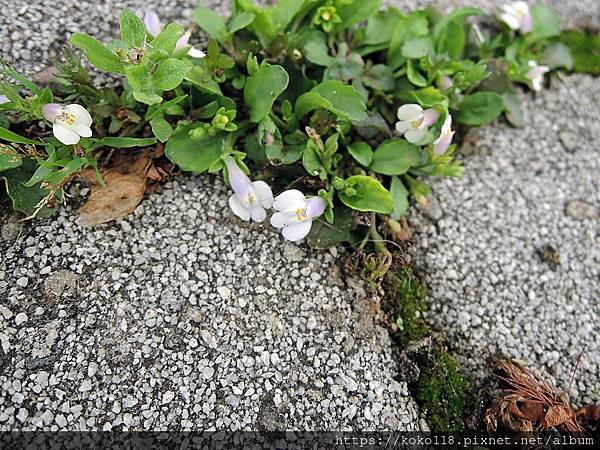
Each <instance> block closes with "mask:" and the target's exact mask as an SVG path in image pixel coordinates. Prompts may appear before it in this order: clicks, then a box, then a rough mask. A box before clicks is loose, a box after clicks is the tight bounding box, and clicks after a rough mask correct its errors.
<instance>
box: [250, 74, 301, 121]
mask: <svg viewBox="0 0 600 450" xmlns="http://www.w3.org/2000/svg"><path fill="white" fill-rule="evenodd" d="M289 81H290V77H289V75H288V73H287V72H286V71H285V69H284V68H283V67H281V66H272V65H271V64H263V65H261V66H260V67H259V68H258V70H257V71H256V72H255V73H254V74H252V76H250V77H248V78H247V80H246V85H245V86H244V102H246V105H248V107H249V108H250V120H251V121H252V122H255V123H258V122H260V121H261V120H262V119H264V118H265V117H266V116H267V115H268V114H269V113H270V112H271V108H272V107H273V103H274V102H275V99H276V98H277V97H279V95H281V93H282V92H283V91H285V89H286V88H287V86H288V83H289Z"/></svg>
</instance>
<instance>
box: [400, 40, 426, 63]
mask: <svg viewBox="0 0 600 450" xmlns="http://www.w3.org/2000/svg"><path fill="white" fill-rule="evenodd" d="M431 52H433V41H432V40H431V38H430V37H429V36H422V37H417V38H414V39H409V40H407V41H406V42H405V43H404V45H402V56H404V57H405V58H409V59H419V58H424V57H425V56H427V55H429V53H431Z"/></svg>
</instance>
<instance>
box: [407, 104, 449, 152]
mask: <svg viewBox="0 0 600 450" xmlns="http://www.w3.org/2000/svg"><path fill="white" fill-rule="evenodd" d="M439 117H440V113H439V112H437V111H436V110H435V109H433V108H430V109H427V110H425V111H423V108H421V106H419V105H417V104H416V103H410V104H408V105H402V106H401V107H400V108H398V119H399V122H396V131H398V133H400V134H403V135H404V137H405V138H406V140H407V141H408V142H411V143H413V144H416V143H417V142H419V141H420V140H421V139H423V138H424V137H425V135H426V134H427V130H428V128H429V127H430V126H431V125H433V124H434V123H436V122H437V120H438V118H439Z"/></svg>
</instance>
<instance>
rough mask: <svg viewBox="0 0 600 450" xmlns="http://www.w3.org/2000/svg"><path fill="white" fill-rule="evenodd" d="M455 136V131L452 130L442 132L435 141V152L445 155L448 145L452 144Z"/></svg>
mask: <svg viewBox="0 0 600 450" xmlns="http://www.w3.org/2000/svg"><path fill="white" fill-rule="evenodd" d="M453 136H454V131H451V132H449V133H444V132H442V134H441V135H440V137H439V138H437V139H436V140H435V141H434V143H433V152H434V153H435V154H436V155H443V154H444V153H446V150H448V147H450V144H451V143H452V137H453Z"/></svg>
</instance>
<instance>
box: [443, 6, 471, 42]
mask: <svg viewBox="0 0 600 450" xmlns="http://www.w3.org/2000/svg"><path fill="white" fill-rule="evenodd" d="M482 15H483V11H482V10H480V9H479V8H469V7H467V8H457V9H455V10H454V11H452V12H451V13H450V14H446V15H444V16H443V18H442V19H441V20H440V21H439V22H438V23H436V24H435V25H434V27H433V39H434V40H435V41H438V40H439V39H440V37H441V36H442V34H443V33H444V31H445V29H446V27H447V26H448V24H449V23H451V22H459V23H462V21H463V19H464V18H466V17H469V16H482Z"/></svg>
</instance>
